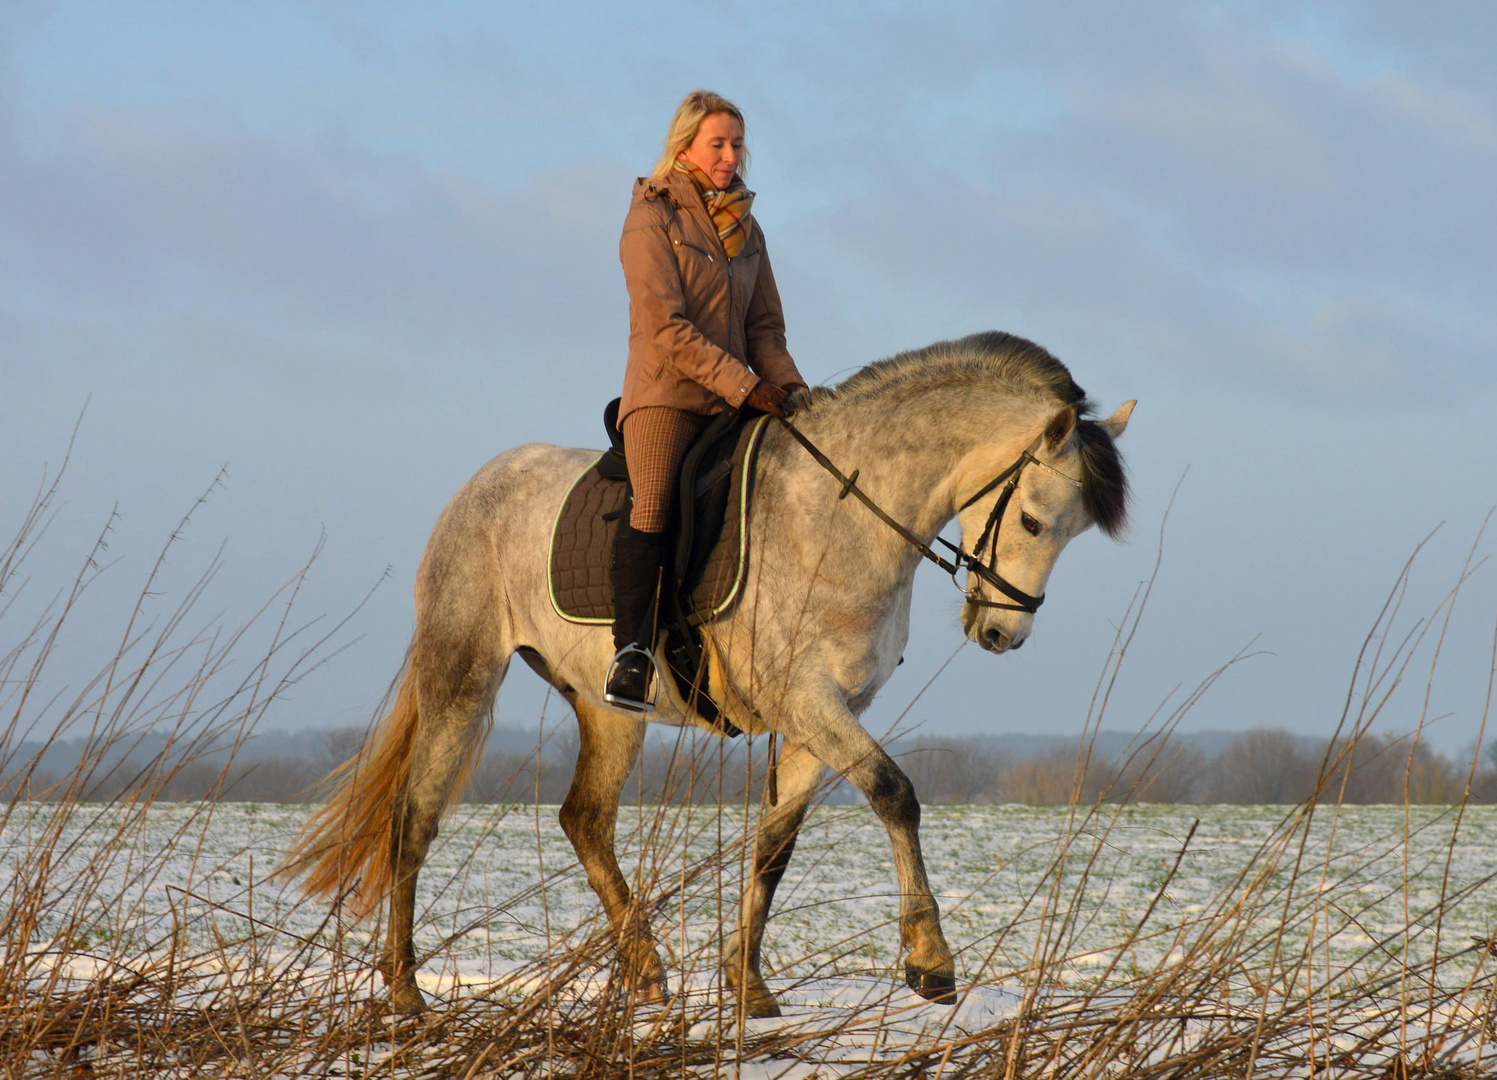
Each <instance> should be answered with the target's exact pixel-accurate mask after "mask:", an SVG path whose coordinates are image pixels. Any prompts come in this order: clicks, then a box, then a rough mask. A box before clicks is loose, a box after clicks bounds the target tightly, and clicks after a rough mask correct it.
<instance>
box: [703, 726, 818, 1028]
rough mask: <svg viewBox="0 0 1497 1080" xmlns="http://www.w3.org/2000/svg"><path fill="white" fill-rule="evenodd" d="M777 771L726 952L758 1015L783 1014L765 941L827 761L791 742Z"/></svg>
mask: <svg viewBox="0 0 1497 1080" xmlns="http://www.w3.org/2000/svg"><path fill="white" fill-rule="evenodd" d="M777 773H778V775H777V787H778V788H779V800H778V803H777V804H776V805H775V806H766V807H765V808H764V809H763V811H762V812H761V814H760V816H759V828H758V832H757V835H756V836H755V838H754V864H753V870H752V871H751V875H750V877H749V880H748V881H747V882H746V883H745V885H744V889H743V901H742V903H741V904H740V905H739V909H738V925H737V926H736V927H735V928H734V930H733V935H732V937H731V938H729V939H728V949H727V953H726V955H725V956H724V957H723V973H724V975H725V976H726V977H727V980H728V985H729V986H731V987H732V988H733V992H734V993H736V994H737V995H738V1000H739V1002H740V1003H741V1004H742V1006H743V1009H744V1012H745V1013H747V1015H749V1016H758V1017H763V1016H779V1015H780V1005H779V1002H777V1001H776V1000H775V997H774V995H773V994H772V993H770V991H769V987H768V986H767V985H765V982H764V977H763V975H762V973H761V972H760V970H759V963H760V961H759V954H760V946H762V945H763V943H764V924H765V922H766V921H767V920H768V919H769V908H770V905H771V904H773V903H774V894H775V889H776V888H777V887H778V886H779V884H780V878H782V877H784V875H785V868H786V867H788V866H789V865H790V856H791V854H792V853H793V852H794V851H795V837H796V834H797V833H799V831H800V827H801V823H802V822H803V821H805V819H806V808H807V807H809V806H810V804H811V796H812V795H813V794H815V791H816V783H817V781H818V780H820V779H821V773H822V764H821V762H820V761H818V760H816V758H815V756H813V755H812V754H811V752H810V751H808V750H807V749H806V748H805V747H804V746H799V745H796V744H793V743H789V744H786V746H785V749H784V753H782V754H781V755H780V761H779V765H778V766H777Z"/></svg>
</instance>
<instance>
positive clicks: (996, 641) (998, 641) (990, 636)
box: [982, 626, 1007, 649]
mask: <svg viewBox="0 0 1497 1080" xmlns="http://www.w3.org/2000/svg"><path fill="white" fill-rule="evenodd" d="M982 640H983V641H984V642H986V643H987V645H988V647H989V648H991V649H1001V648H1003V647H1004V646H1005V645H1006V644H1007V642H1006V640H1005V639H1004V636H1003V631H1002V630H999V629H998V628H997V627H994V626H990V627H988V628H987V629H986V630H984V631H983V632H982Z"/></svg>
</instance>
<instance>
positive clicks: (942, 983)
mask: <svg viewBox="0 0 1497 1080" xmlns="http://www.w3.org/2000/svg"><path fill="white" fill-rule="evenodd" d="M904 982H905V985H906V986H908V987H909V988H910V989H911V990H913V991H915V993H917V994H919V995H920V996H921V997H923V998H924V999H925V1000H926V1001H934V1002H935V1003H936V1004H937V1005H955V1004H956V979H955V978H953V977H952V976H950V975H942V974H939V973H938V972H934V971H921V970H920V969H919V968H916V967H911V966H909V965H908V964H906V965H905V969H904Z"/></svg>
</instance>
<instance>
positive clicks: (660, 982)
mask: <svg viewBox="0 0 1497 1080" xmlns="http://www.w3.org/2000/svg"><path fill="white" fill-rule="evenodd" d="M634 1000H635V1002H637V1003H638V1004H640V1005H669V1004H670V1002H671V990H670V986H669V984H667V983H666V981H665V979H663V978H660V979H645V980H642V981H641V982H639V983H637V984H636V985H635V987H634Z"/></svg>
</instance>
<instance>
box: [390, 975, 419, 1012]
mask: <svg viewBox="0 0 1497 1080" xmlns="http://www.w3.org/2000/svg"><path fill="white" fill-rule="evenodd" d="M390 1009H391V1011H393V1012H397V1013H400V1014H401V1015H402V1016H414V1015H416V1014H417V1013H423V1012H425V1011H426V998H424V997H422V996H421V991H420V990H417V989H416V984H415V983H397V984H396V985H394V986H392V987H390Z"/></svg>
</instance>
